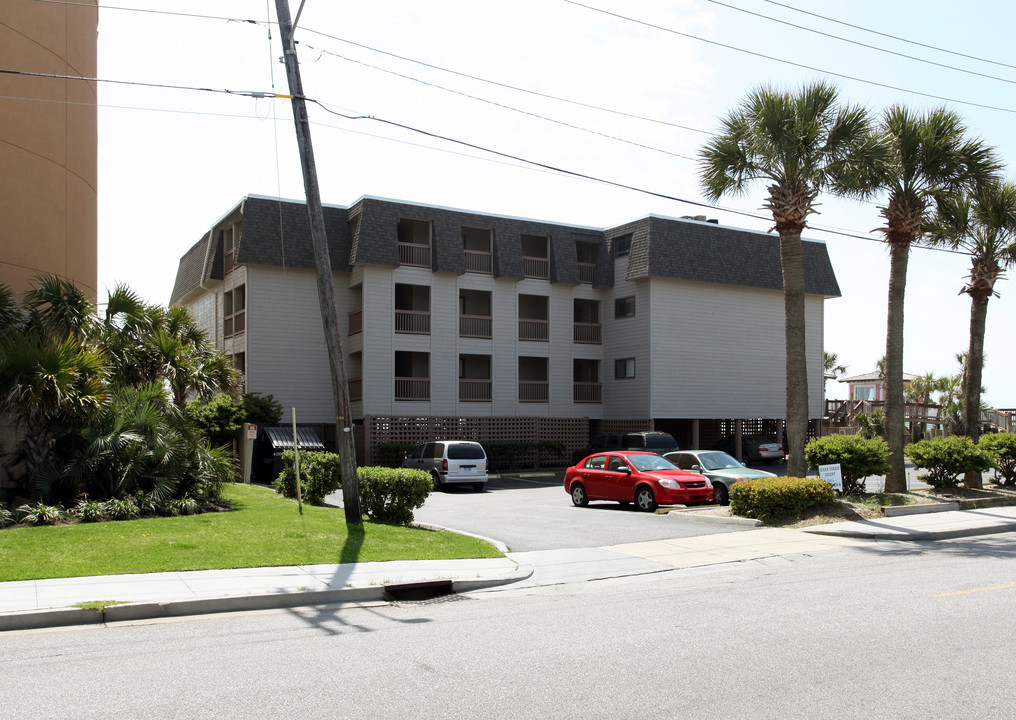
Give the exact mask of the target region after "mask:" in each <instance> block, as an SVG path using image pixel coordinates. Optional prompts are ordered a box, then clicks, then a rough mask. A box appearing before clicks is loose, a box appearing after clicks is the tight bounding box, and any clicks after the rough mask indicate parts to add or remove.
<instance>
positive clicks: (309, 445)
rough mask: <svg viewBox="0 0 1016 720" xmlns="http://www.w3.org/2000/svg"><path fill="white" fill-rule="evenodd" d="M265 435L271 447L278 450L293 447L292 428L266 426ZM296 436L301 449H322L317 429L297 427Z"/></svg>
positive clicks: (322, 445)
mask: <svg viewBox="0 0 1016 720" xmlns="http://www.w3.org/2000/svg"><path fill="white" fill-rule="evenodd" d="M264 431H265V437H266V438H267V439H268V442H269V444H271V446H272V448H274V449H275V450H278V451H280V452H281V451H282V450H292V449H293V428H291V427H289V428H285V427H266V428H265V429H264ZM296 438H297V441H298V442H299V443H300V449H301V450H308V451H317V450H324V449H325V446H324V443H322V442H321V439H320V438H319V437H318V434H317V431H316V430H314V429H313V428H297V429H296Z"/></svg>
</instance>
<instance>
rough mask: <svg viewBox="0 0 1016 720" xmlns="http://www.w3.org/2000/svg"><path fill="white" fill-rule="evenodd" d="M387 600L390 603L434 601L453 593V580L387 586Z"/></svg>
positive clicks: (385, 588)
mask: <svg viewBox="0 0 1016 720" xmlns="http://www.w3.org/2000/svg"><path fill="white" fill-rule="evenodd" d="M384 590H385V600H388V601H389V602H398V601H419V600H432V599H434V598H437V597H441V596H443V595H449V594H451V592H452V581H451V580H425V581H423V582H415V583H399V584H394V585H385V586H384Z"/></svg>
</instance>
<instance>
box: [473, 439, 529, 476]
mask: <svg viewBox="0 0 1016 720" xmlns="http://www.w3.org/2000/svg"><path fill="white" fill-rule="evenodd" d="M480 444H481V445H483V450H484V452H486V453H487V467H488V469H489V470H490V471H491V472H495V471H496V472H512V471H514V470H518V469H519V463H520V462H521V461H522V458H523V456H524V455H525V454H526V453H528V452H529V451H531V450H532V449H533V443H528V442H525V441H523V440H481V441H480Z"/></svg>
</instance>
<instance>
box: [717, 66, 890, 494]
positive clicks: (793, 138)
mask: <svg viewBox="0 0 1016 720" xmlns="http://www.w3.org/2000/svg"><path fill="white" fill-rule="evenodd" d="M721 125H722V126H721V129H720V131H719V132H718V133H717V134H716V135H715V136H713V138H712V139H711V140H710V141H709V142H708V143H706V145H705V146H704V147H703V148H702V149H701V150H700V151H699V172H700V183H701V186H702V189H703V192H704V193H705V195H706V196H707V197H709V198H710V199H712V200H718V199H719V198H720V197H722V196H723V195H725V194H734V195H738V194H743V193H745V192H747V190H748V188H749V186H750V185H752V184H753V183H754V182H755V181H762V182H765V183H768V185H767V190H768V196H767V198H766V200H765V202H764V207H765V209H767V210H769V211H770V212H771V213H772V215H773V220H774V222H775V229H776V231H777V232H778V233H779V236H780V262H781V265H782V268H783V292H784V308H785V312H786V322H785V331H786V381H787V387H786V390H787V404H786V417H787V435H788V438H787V439H788V444H789V446H790V456H789V460H788V464H787V472H788V473H789V474H790V475H799V476H803V475H804V474H805V473H806V472H807V464H806V462H805V459H804V445H805V441H806V439H807V433H808V367H807V353H806V349H805V321H804V314H805V313H804V308H805V304H804V261H803V247H802V243H801V233H802V232H803V231H804V228H805V227H806V226H807V221H808V216H809V215H811V214H812V213H814V212H815V200H816V198H817V197H818V194H819V193H820V192H821V191H823V190H827V189H828V190H832V191H834V192H841V193H850V192H853V191H854V190H855V189H856V188H857V187H858V184H857V182H856V181H857V180H858V179H859V178H860V177H861V176H862V175H861V172H860V171H861V170H862V169H863V168H866V167H868V166H870V165H871V164H874V163H877V160H878V154H879V153H880V152H881V148H880V146H879V145H878V143H875V142H873V140H872V136H871V133H870V132H869V127H868V115H867V113H866V111H865V110H863V109H862V108H860V107H841V106H840V105H839V104H838V102H837V91H836V89H835V88H834V87H832V86H830V85H827V84H825V83H821V82H818V83H814V84H810V85H805V86H804V87H802V88H801V89H800V90H799V91H797V92H785V91H781V90H777V89H775V88H772V87H759V88H756V89H754V90H752V91H751V92H750V93H749V94H748V96H747V97H746V98H745V99H744V100H743V101H742V102H741V104H740V105H739V106H738V107H737V108H735V109H734V110H732V111H731V112H730V113H729V114H728V115H727V116H726V117H725V118H723V119H722V121H721Z"/></svg>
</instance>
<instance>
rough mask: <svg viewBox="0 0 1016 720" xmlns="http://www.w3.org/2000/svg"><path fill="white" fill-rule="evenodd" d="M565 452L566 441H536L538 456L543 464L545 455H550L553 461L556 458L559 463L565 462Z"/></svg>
mask: <svg viewBox="0 0 1016 720" xmlns="http://www.w3.org/2000/svg"><path fill="white" fill-rule="evenodd" d="M564 452H565V446H564V443H563V442H559V441H557V440H540V441H539V442H538V443H536V457H537V458H538V459H539V463H540V464H541V465H542V464H543V460H544V455H550V456H551V460H552V461H553V460H556V461H558V462H559V463H563V462H564Z"/></svg>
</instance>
